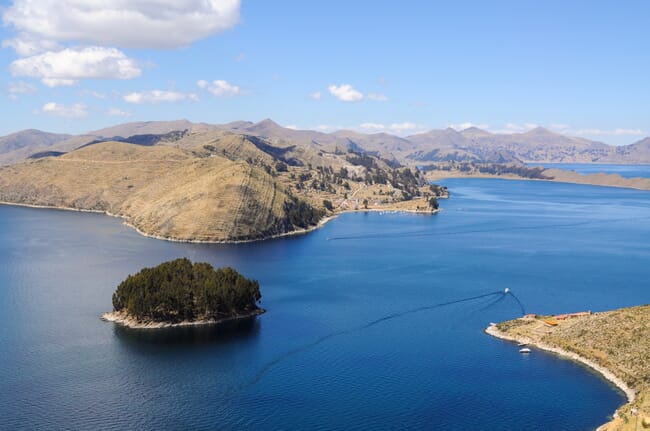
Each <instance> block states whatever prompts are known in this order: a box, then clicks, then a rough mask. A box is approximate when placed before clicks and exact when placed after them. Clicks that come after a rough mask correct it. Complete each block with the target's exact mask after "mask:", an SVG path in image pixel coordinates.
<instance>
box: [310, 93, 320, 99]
mask: <svg viewBox="0 0 650 431" xmlns="http://www.w3.org/2000/svg"><path fill="white" fill-rule="evenodd" d="M309 97H311V98H312V99H314V100H320V97H321V94H320V91H314V92H313V93H311V94H310V95H309Z"/></svg>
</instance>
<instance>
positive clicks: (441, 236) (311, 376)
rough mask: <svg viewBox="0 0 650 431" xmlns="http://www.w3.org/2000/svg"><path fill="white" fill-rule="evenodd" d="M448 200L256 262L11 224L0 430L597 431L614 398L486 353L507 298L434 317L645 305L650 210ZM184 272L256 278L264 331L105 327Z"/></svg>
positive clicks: (506, 187)
mask: <svg viewBox="0 0 650 431" xmlns="http://www.w3.org/2000/svg"><path fill="white" fill-rule="evenodd" d="M445 184H446V185H447V186H449V188H450V189H451V190H452V198H451V199H449V200H446V201H443V202H442V207H443V208H444V211H443V212H442V213H440V214H438V215H436V216H420V215H404V214H383V215H381V214H377V213H372V214H361V213H357V214H345V215H343V216H341V217H339V218H338V219H336V220H334V221H332V222H330V223H328V224H327V225H326V226H325V227H324V228H323V229H320V230H319V231H316V232H313V233H311V234H309V235H306V236H301V237H295V238H288V239H282V240H273V241H266V242H260V243H254V244H246V245H198V244H194V245H193V244H178V243H168V242H162V241H157V240H153V239H148V238H144V237H141V236H139V235H138V234H136V233H135V232H133V231H132V230H130V229H128V228H126V227H124V226H122V225H121V224H120V221H119V220H117V219H112V218H108V217H105V216H100V215H93V214H78V213H70V212H62V211H51V210H38V209H28V208H15V207H0V238H2V241H1V242H0V259H1V262H2V265H1V266H0V327H1V328H2V330H1V331H0V381H2V382H3V384H2V388H3V390H2V391H0V429H30V430H32V429H92V430H94V429H151V430H154V429H155V430H160V429H163V430H165V429H166V430H175V429H369V428H370V429H433V428H437V429H451V430H468V429H486V430H513V429H527V430H547V429H562V430H587V429H593V428H594V427H595V426H597V425H598V424H600V423H602V422H604V421H605V420H606V419H607V415H609V414H611V413H612V412H613V411H614V409H615V408H616V407H617V406H618V405H620V404H621V403H622V402H623V401H624V398H623V396H622V394H621V393H620V392H618V391H617V390H616V389H615V388H613V387H612V386H611V385H610V384H609V383H607V382H606V381H604V380H602V379H601V378H600V377H599V376H597V375H595V374H594V373H592V372H591V371H589V370H588V369H586V368H584V367H582V366H580V365H577V364H575V363H572V362H570V361H564V360H560V359H558V358H556V357H555V356H553V355H549V354H545V353H542V352H538V351H534V352H533V354H532V355H530V356H522V355H520V354H519V353H518V352H517V348H516V346H514V345H512V344H509V343H505V342H502V341H499V340H495V339H492V338H490V337H488V336H486V335H485V334H483V332H482V330H483V328H484V327H485V326H486V325H487V324H488V323H489V322H490V321H499V320H504V319H509V318H513V317H516V316H518V315H520V314H521V309H520V307H519V305H518V303H517V302H516V301H515V300H514V299H513V298H512V297H508V296H503V295H501V294H494V295H491V296H484V297H482V298H477V299H474V300H467V301H465V302H457V303H454V304H449V305H443V306H436V304H443V303H447V302H453V301H457V300H461V299H467V298H471V297H476V296H480V295H486V294H489V293H493V292H496V291H501V290H503V289H504V288H505V287H509V288H511V289H512V290H513V292H514V293H515V294H516V295H517V297H518V298H519V299H520V300H521V302H522V304H523V305H524V307H525V309H526V311H527V312H538V313H561V312H567V311H578V310H585V309H590V310H594V311H597V310H605V309H610V308H615V307H623V306H629V305H636V304H640V303H648V302H650V290H649V289H648V288H647V280H648V279H649V278H650V267H649V266H648V265H647V262H649V261H650V245H649V244H650V241H649V240H650V223H649V221H650V193H647V192H641V191H634V190H623V189H612V188H602V187H593V186H581V185H571V184H556V183H546V182H526V181H500V180H484V179H462V180H448V181H446V182H445ZM179 256H187V257H189V258H191V259H193V260H197V261H209V262H211V263H213V264H214V265H216V266H222V265H231V266H234V267H236V268H237V269H238V270H240V271H241V272H242V273H244V274H245V275H246V276H249V277H254V278H256V279H258V280H259V281H260V284H261V288H262V293H263V301H262V305H263V306H264V307H265V308H267V309H268V312H267V313H266V314H264V315H262V316H261V317H259V318H258V319H256V320H255V321H253V322H243V323H240V324H236V325H231V326H229V327H225V328H186V329H182V330H180V329H179V330H160V331H150V332H143V331H133V330H127V329H123V328H119V327H115V326H114V325H112V324H109V323H105V322H102V321H100V320H99V319H98V316H99V315H100V314H101V313H102V312H103V311H107V310H108V309H109V308H110V297H111V293H112V292H113V290H114V289H115V286H116V285H117V284H118V283H119V282H120V281H121V280H122V279H123V278H125V277H126V275H127V274H129V273H134V272H136V271H137V270H139V269H140V268H141V267H143V266H152V265H155V264H157V263H159V262H161V261H163V260H167V259H172V258H175V257H179ZM422 306H425V307H426V306H429V308H426V309H421V310H418V311H413V310H417V309H418V308H420V307H422Z"/></svg>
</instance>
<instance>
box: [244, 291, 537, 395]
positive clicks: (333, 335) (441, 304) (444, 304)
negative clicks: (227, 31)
mask: <svg viewBox="0 0 650 431" xmlns="http://www.w3.org/2000/svg"><path fill="white" fill-rule="evenodd" d="M508 295H512V297H513V298H514V299H515V300H516V301H517V303H518V304H519V306H520V308H521V311H522V315H523V314H525V312H524V306H523V304H522V303H521V301H520V300H519V298H517V297H516V296H515V295H514V294H513V293H512V291H509V290H508V291H503V290H497V291H495V292H490V293H485V294H483V295H476V296H470V297H467V298H461V299H456V300H453V301H447V302H439V303H437V304H430V305H425V306H422V307H416V308H411V309H409V310H404V311H399V312H396V313H391V314H388V315H386V316H383V317H380V318H378V319H375V320H371V321H370V322H368V323H365V324H363V325H360V326H356V327H354V328H350V329H344V330H341V331H336V332H332V333H330V334H327V335H324V336H322V337H320V338H318V339H316V340H314V341H313V342H311V343H309V344H306V345H304V346H300V347H296V348H294V349H292V350H289V351H287V352H285V353H284V354H282V355H281V356H279V357H277V358H276V359H274V360H272V361H271V362H268V363H267V364H266V365H264V366H263V367H262V368H261V369H260V370H259V371H258V373H257V374H256V375H255V377H254V378H253V379H252V380H251V381H250V382H248V383H247V384H245V385H244V386H242V387H241V388H240V390H244V389H246V388H249V387H251V386H255V385H256V384H257V383H258V382H259V381H260V380H261V379H262V377H264V375H265V374H266V373H267V372H269V371H270V370H271V369H272V368H274V367H275V366H277V365H278V364H280V363H281V362H284V361H285V360H287V359H288V358H290V357H292V356H295V355H297V354H300V353H302V352H305V351H307V350H310V349H312V348H314V347H316V346H318V345H319V344H322V343H324V342H326V341H328V340H331V339H332V338H336V337H341V336H344V335H349V334H352V333H355V332H360V331H363V330H365V329H368V328H372V327H373V326H376V325H379V324H381V323H384V322H388V321H391V320H394V319H399V318H400V317H404V316H407V315H411V314H416V313H421V312H424V311H429V310H434V309H436V308H441V307H447V306H450V305H454V304H460V303H463V302H470V301H477V300H479V299H483V298H489V297H495V299H494V300H493V301H490V302H489V303H488V304H487V305H485V306H483V307H482V308H480V309H479V310H478V311H481V310H486V309H488V308H490V307H492V306H494V305H495V304H496V303H498V302H501V301H503V300H504V299H505V298H506V296H508Z"/></svg>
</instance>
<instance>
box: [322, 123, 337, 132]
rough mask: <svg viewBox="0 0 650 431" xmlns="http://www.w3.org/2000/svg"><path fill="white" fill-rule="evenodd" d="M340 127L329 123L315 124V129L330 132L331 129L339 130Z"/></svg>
mask: <svg viewBox="0 0 650 431" xmlns="http://www.w3.org/2000/svg"><path fill="white" fill-rule="evenodd" d="M340 129H342V127H337V126H332V125H330V124H319V125H318V126H316V130H318V131H321V132H331V131H333V130H340Z"/></svg>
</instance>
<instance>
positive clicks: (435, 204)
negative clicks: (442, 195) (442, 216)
mask: <svg viewBox="0 0 650 431" xmlns="http://www.w3.org/2000/svg"><path fill="white" fill-rule="evenodd" d="M439 206H440V205H439V204H438V199H436V198H435V197H432V198H431V199H429V207H431V209H432V210H437V209H438V208H439Z"/></svg>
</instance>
